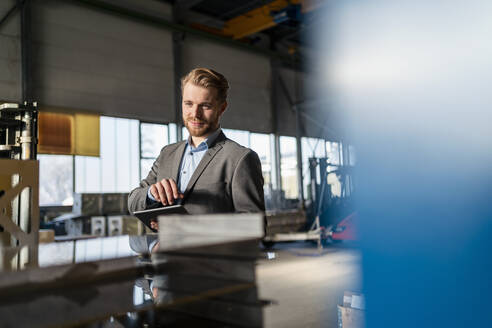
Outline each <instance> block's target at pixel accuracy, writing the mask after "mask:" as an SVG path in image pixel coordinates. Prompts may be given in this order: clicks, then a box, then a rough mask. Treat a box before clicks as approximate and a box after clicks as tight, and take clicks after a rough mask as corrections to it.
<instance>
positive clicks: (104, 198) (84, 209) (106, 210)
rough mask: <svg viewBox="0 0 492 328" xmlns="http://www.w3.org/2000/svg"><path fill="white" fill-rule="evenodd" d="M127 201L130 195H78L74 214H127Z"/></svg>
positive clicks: (74, 201)
mask: <svg viewBox="0 0 492 328" xmlns="http://www.w3.org/2000/svg"><path fill="white" fill-rule="evenodd" d="M127 199H128V193H102V194H99V193H82V194H78V193H76V194H74V196H73V210H72V212H73V213H76V214H81V215H88V216H91V215H121V214H127V213H128V207H127Z"/></svg>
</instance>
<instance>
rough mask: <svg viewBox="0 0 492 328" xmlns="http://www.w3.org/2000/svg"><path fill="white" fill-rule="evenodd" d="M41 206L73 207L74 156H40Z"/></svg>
mask: <svg viewBox="0 0 492 328" xmlns="http://www.w3.org/2000/svg"><path fill="white" fill-rule="evenodd" d="M38 160H39V205H40V206H53V205H73V156H71V155H38Z"/></svg>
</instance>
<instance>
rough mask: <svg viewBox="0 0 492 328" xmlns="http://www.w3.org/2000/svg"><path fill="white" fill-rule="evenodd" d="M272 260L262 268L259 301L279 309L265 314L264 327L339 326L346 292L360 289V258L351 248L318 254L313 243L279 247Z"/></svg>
mask: <svg viewBox="0 0 492 328" xmlns="http://www.w3.org/2000/svg"><path fill="white" fill-rule="evenodd" d="M270 251H272V252H275V254H276V258H275V259H273V260H261V261H260V262H259V264H258V267H257V281H258V286H259V293H260V298H261V299H263V300H271V301H274V302H275V303H276V304H272V305H269V306H267V307H265V309H264V327H266V328H272V327H275V328H276V327H279V328H280V327H282V328H285V327H337V304H342V300H343V292H344V291H346V290H349V291H360V290H361V272H360V260H361V257H360V253H359V252H358V251H357V249H356V248H355V247H353V246H351V245H348V244H343V243H342V244H336V245H330V246H328V247H326V248H324V249H323V250H322V251H321V253H319V252H318V250H317V248H316V245H314V244H313V243H310V242H294V243H279V244H276V245H275V247H274V248H273V249H271V250H270Z"/></svg>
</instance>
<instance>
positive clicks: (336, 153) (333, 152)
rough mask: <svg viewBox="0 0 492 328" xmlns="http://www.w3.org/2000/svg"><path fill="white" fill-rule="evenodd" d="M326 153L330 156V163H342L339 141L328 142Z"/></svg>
mask: <svg viewBox="0 0 492 328" xmlns="http://www.w3.org/2000/svg"><path fill="white" fill-rule="evenodd" d="M326 154H327V157H328V163H330V164H333V165H340V149H339V144H338V142H331V141H327V142H326Z"/></svg>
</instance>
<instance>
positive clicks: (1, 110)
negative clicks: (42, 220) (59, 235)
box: [0, 103, 39, 267]
mask: <svg viewBox="0 0 492 328" xmlns="http://www.w3.org/2000/svg"><path fill="white" fill-rule="evenodd" d="M36 136H37V104H36V103H24V104H16V103H6V104H1V105H0V167H1V168H2V169H1V171H0V248H2V247H9V248H10V250H11V252H10V253H9V254H4V256H3V257H2V258H1V259H0V267H11V266H12V267H23V266H26V265H36V263H37V243H38V231H39V205H38V175H39V166H38V162H37V161H36V160H35V158H36V143H37V140H36Z"/></svg>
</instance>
